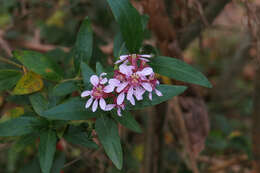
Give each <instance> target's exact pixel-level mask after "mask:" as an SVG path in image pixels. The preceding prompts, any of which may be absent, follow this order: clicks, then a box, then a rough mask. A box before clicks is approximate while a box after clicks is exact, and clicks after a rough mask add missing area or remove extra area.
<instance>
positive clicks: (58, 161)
mask: <svg viewBox="0 0 260 173" xmlns="http://www.w3.org/2000/svg"><path fill="white" fill-rule="evenodd" d="M65 161H66V156H65V152H61V153H59V154H58V155H57V156H56V157H55V160H54V162H53V166H52V168H51V173H61V170H62V168H63V167H64V164H65Z"/></svg>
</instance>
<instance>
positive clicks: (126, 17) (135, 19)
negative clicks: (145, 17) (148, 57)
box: [107, 0, 144, 53]
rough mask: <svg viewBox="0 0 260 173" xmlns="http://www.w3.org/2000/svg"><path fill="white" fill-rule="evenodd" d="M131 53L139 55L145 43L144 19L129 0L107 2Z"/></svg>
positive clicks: (108, 0) (110, 0)
mask: <svg viewBox="0 0 260 173" xmlns="http://www.w3.org/2000/svg"><path fill="white" fill-rule="evenodd" d="M107 2H108V4H109V6H110V8H111V9H112V12H113V14H114V16H115V19H116V21H117V23H118V24H119V27H120V31H121V33H122V36H123V38H124V40H125V43H126V47H127V49H128V50H129V52H130V53H138V52H139V49H140V47H141V45H142V41H143V33H144V32H143V24H142V18H141V16H140V14H139V13H138V11H137V10H136V9H135V8H134V7H133V6H132V5H131V3H130V2H129V0H107Z"/></svg>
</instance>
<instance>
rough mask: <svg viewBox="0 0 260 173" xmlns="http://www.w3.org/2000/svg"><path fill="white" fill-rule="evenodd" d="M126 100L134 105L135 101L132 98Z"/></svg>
mask: <svg viewBox="0 0 260 173" xmlns="http://www.w3.org/2000/svg"><path fill="white" fill-rule="evenodd" d="M127 100H129V101H130V103H131V104H132V105H135V99H134V97H133V96H132V97H130V98H129V99H128V98H127Z"/></svg>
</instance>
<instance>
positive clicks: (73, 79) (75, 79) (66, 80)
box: [61, 77, 83, 82]
mask: <svg viewBox="0 0 260 173" xmlns="http://www.w3.org/2000/svg"><path fill="white" fill-rule="evenodd" d="M82 79H83V78H82V77H75V78H71V79H64V80H62V81H61V82H68V81H77V80H82Z"/></svg>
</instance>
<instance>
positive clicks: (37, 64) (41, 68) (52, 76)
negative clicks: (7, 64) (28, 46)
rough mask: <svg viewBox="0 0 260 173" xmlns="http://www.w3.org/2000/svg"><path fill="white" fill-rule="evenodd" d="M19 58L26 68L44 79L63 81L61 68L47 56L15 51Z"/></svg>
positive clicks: (26, 51) (32, 52)
mask: <svg viewBox="0 0 260 173" xmlns="http://www.w3.org/2000/svg"><path fill="white" fill-rule="evenodd" d="M14 57H15V58H17V59H18V60H19V61H20V62H21V63H22V64H23V65H24V66H25V67H26V68H28V69H29V70H31V71H33V72H35V73H37V74H39V75H41V76H42V77H43V78H45V79H48V80H52V81H59V80H61V79H62V76H61V72H62V70H61V69H60V67H59V66H58V65H57V64H56V63H55V62H54V61H52V60H51V59H50V58H47V57H46V56H45V55H43V54H41V53H39V52H34V51H29V50H25V51H14Z"/></svg>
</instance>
